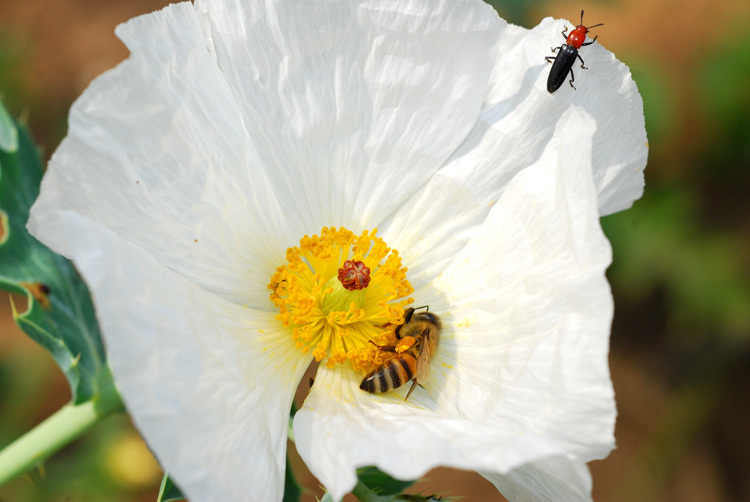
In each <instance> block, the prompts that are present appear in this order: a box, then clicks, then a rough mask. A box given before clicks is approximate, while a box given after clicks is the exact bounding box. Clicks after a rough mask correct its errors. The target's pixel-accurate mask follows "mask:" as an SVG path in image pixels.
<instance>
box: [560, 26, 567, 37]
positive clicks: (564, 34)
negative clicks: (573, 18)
mask: <svg viewBox="0 0 750 502" xmlns="http://www.w3.org/2000/svg"><path fill="white" fill-rule="evenodd" d="M567 31H568V27H567V26H566V27H565V29H564V30H563V31H561V32H560V33H562V36H563V38H564V39H565V40H567V39H568V34H567Z"/></svg>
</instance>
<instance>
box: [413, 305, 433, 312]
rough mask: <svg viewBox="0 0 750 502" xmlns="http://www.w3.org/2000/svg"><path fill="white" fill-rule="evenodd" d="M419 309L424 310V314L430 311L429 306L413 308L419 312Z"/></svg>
mask: <svg viewBox="0 0 750 502" xmlns="http://www.w3.org/2000/svg"><path fill="white" fill-rule="evenodd" d="M419 309H425V312H429V311H430V306H429V305H422V306H421V307H415V308H414V310H415V311H416V310H419Z"/></svg>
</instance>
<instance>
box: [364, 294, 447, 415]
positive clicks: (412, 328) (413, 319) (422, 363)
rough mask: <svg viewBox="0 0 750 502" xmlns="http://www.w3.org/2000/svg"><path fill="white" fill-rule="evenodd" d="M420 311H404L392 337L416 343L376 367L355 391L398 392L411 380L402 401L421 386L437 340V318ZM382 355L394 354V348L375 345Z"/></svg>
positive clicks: (435, 348)
mask: <svg viewBox="0 0 750 502" xmlns="http://www.w3.org/2000/svg"><path fill="white" fill-rule="evenodd" d="M418 308H420V309H421V308H425V309H426V310H425V311H424V312H418V313H416V314H415V313H414V311H415V310H416V309H413V308H411V307H409V308H408V309H406V311H405V312H404V324H401V325H400V326H398V327H397V328H396V331H395V334H396V338H398V339H399V340H401V339H402V338H404V337H406V336H411V337H413V338H414V339H415V340H416V342H415V343H414V345H412V346H411V348H409V349H408V350H406V351H405V352H402V353H401V354H398V355H397V356H396V357H395V358H393V359H391V360H389V361H386V362H385V363H383V364H382V365H380V366H378V367H377V368H375V369H374V370H372V371H371V372H370V373H368V374H367V375H366V376H365V378H363V379H362V383H361V384H359V388H360V389H362V390H366V391H367V392H371V393H373V394H378V393H381V392H387V391H389V390H392V389H398V388H399V387H401V386H402V385H404V384H405V383H406V382H408V381H409V380H412V379H413V380H414V383H413V384H412V386H411V388H410V389H409V392H407V393H406V398H405V399H404V401H406V400H407V399H409V396H410V395H411V393H412V391H414V387H416V386H417V385H420V386H421V385H422V383H424V382H426V381H427V380H429V379H430V357H431V356H432V354H433V353H434V352H435V350H437V346H438V342H439V341H440V328H441V323H440V318H439V317H438V316H437V315H435V314H433V313H432V312H430V311H429V310H430V307H428V306H425V307H418ZM378 348H379V349H380V350H382V351H384V352H396V346H395V345H383V346H381V345H379V346H378Z"/></svg>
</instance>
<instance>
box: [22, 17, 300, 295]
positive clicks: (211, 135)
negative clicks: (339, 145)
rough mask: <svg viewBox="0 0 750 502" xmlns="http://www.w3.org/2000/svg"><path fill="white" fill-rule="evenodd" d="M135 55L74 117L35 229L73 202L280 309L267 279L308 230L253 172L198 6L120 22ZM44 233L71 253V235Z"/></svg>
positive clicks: (211, 285) (97, 85) (209, 285)
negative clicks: (270, 297) (68, 237)
mask: <svg viewBox="0 0 750 502" xmlns="http://www.w3.org/2000/svg"><path fill="white" fill-rule="evenodd" d="M117 31H118V34H119V35H120V36H121V37H122V38H123V40H125V42H126V43H127V44H128V46H129V48H130V50H131V51H132V55H131V57H130V58H129V59H128V60H127V61H125V62H124V63H122V64H121V65H120V66H118V67H117V68H115V69H113V70H111V71H109V72H107V73H106V74H104V75H102V76H101V77H99V78H97V79H96V80H95V81H94V82H93V83H92V84H91V85H90V86H89V88H88V89H87V90H86V92H84V94H83V95H82V96H81V97H80V98H79V99H78V100H77V101H76V103H75V104H74V106H73V108H72V109H71V113H70V129H69V133H68V136H67V137H66V139H65V140H64V141H63V143H62V145H61V146H60V148H59V149H58V150H57V151H56V152H55V154H54V155H53V157H52V160H51V162H50V165H49V168H48V171H47V173H46V175H45V177H44V180H43V184H42V191H41V197H40V198H39V200H38V201H37V202H36V204H35V206H34V208H33V209H32V216H31V228H32V230H34V229H35V228H37V226H38V225H39V224H41V223H38V222H37V220H39V219H41V218H45V217H46V216H45V215H46V214H47V213H49V212H52V211H56V210H61V209H65V210H71V211H75V212H76V213H78V214H80V215H82V216H84V217H85V218H88V219H90V220H92V221H96V222H98V223H100V224H102V225H103V226H106V227H109V228H111V229H113V230H114V231H115V232H116V233H117V234H118V235H120V236H122V237H123V238H124V239H126V240H128V241H130V242H133V243H134V244H136V245H138V246H140V247H142V248H143V249H145V250H147V252H148V253H150V254H152V255H154V256H155V257H156V258H157V259H158V261H159V262H160V263H162V264H163V265H166V266H168V267H170V268H172V269H174V270H176V271H178V272H179V273H181V274H182V275H183V276H185V277H188V278H190V279H191V280H192V281H194V282H196V283H198V284H200V285H201V286H203V287H204V288H206V289H209V290H211V291H214V292H216V293H218V294H221V295H222V296H223V297H225V298H227V299H230V300H232V301H234V302H237V303H248V302H249V303H252V304H253V305H259V306H262V307H261V308H265V306H268V308H270V307H271V305H270V303H269V302H268V294H267V292H266V287H265V286H266V284H267V283H268V279H269V277H270V276H271V274H273V271H274V270H275V267H277V266H278V265H279V263H281V262H283V259H284V251H285V250H286V247H287V246H289V245H290V243H294V242H295V239H296V240H298V239H299V237H300V236H301V235H303V234H304V233H305V232H306V231H307V229H305V228H304V227H302V226H301V224H300V222H298V221H296V220H294V219H291V220H289V221H288V220H287V218H286V216H287V215H286V214H285V211H284V210H283V209H282V208H283V207H284V206H285V203H284V201H279V200H277V199H276V194H275V192H274V191H273V189H272V187H271V186H270V181H269V180H268V179H266V178H264V176H263V174H262V171H261V170H259V169H254V167H255V166H256V164H257V162H256V160H255V159H256V157H255V156H254V154H253V152H252V151H251V149H250V148H249V147H248V141H247V137H246V133H245V131H244V130H243V122H242V117H241V116H240V114H239V113H238V111H237V106H236V103H235V102H234V98H233V97H232V94H231V92H230V90H229V88H228V87H227V85H226V82H225V81H224V76H223V75H222V73H221V70H220V69H219V68H218V66H217V65H216V62H215V60H214V58H213V57H212V56H211V54H210V53H209V52H208V50H207V48H206V45H205V41H204V38H203V33H202V31H201V28H200V26H199V24H198V19H197V16H196V14H195V11H194V9H193V7H192V5H190V4H188V3H184V4H177V5H172V6H170V7H167V8H166V9H164V10H162V11H160V12H157V13H154V14H151V15H147V16H142V17H139V18H136V19H134V20H132V21H130V22H128V23H127V24H125V25H121V26H120V27H119V28H118V30H117ZM43 240H44V241H45V242H46V243H47V244H49V245H50V246H51V247H53V248H55V249H56V250H57V251H58V252H61V253H63V254H66V255H70V250H69V249H68V248H67V247H66V244H65V242H64V239H63V238H62V236H58V235H57V234H50V235H45V236H43Z"/></svg>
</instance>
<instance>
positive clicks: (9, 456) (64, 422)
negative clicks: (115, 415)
mask: <svg viewBox="0 0 750 502" xmlns="http://www.w3.org/2000/svg"><path fill="white" fill-rule="evenodd" d="M121 408H122V401H121V400H120V395H119V394H118V393H117V390H115V388H114V385H111V384H110V385H108V386H106V387H105V388H104V389H102V391H101V393H100V394H99V395H97V396H96V397H94V399H93V400H91V401H87V402H85V403H83V404H79V405H77V406H76V405H73V404H72V403H68V404H66V405H65V406H63V407H62V408H60V409H59V410H57V411H56V412H55V414H54V415H52V416H51V417H49V418H48V419H47V420H45V421H44V422H42V423H41V424H39V425H37V426H36V427H34V428H33V429H31V430H30V431H29V432H27V433H26V434H24V435H23V436H21V437H20V438H18V439H16V440H15V441H14V442H13V443H11V444H9V445H8V446H6V447H5V448H4V449H3V450H2V451H0V486H2V485H4V484H5V483H6V482H8V481H10V480H11V479H13V478H14V477H16V476H17V475H19V474H21V473H24V472H26V471H28V470H29V469H32V468H34V467H35V466H37V465H39V464H41V463H42V462H44V461H45V460H46V459H47V458H48V457H49V456H50V455H52V454H53V453H55V452H57V451H58V450H59V449H60V448H62V447H63V446H65V445H67V444H68V443H70V442H71V441H73V440H74V439H76V438H78V437H79V436H80V435H81V434H83V433H84V432H86V431H87V430H88V429H89V428H91V426H93V425H94V424H96V423H97V422H98V421H99V420H101V419H102V418H104V417H106V416H107V415H109V414H110V413H112V412H114V411H117V410H120V409H121Z"/></svg>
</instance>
